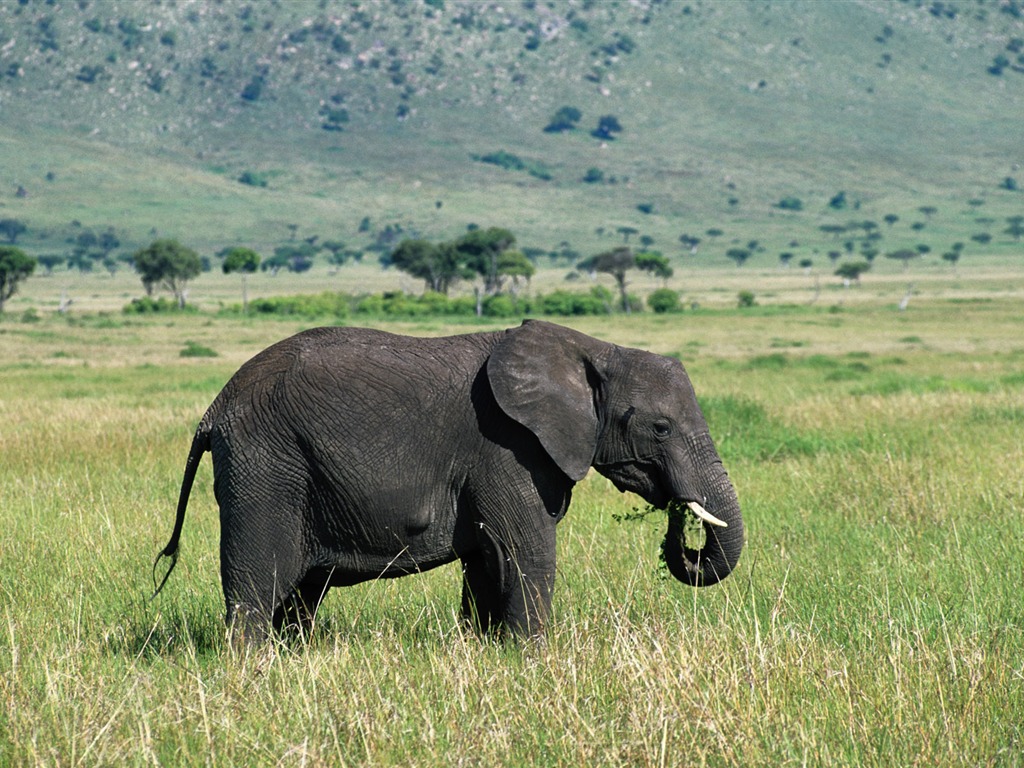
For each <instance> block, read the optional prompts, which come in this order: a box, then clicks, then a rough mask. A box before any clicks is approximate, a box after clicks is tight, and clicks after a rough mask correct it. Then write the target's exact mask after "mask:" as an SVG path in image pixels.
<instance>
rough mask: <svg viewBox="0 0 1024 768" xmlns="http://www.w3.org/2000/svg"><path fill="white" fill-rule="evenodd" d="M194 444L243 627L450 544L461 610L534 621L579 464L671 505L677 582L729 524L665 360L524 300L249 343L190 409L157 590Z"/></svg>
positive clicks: (226, 583)
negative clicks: (206, 468)
mask: <svg viewBox="0 0 1024 768" xmlns="http://www.w3.org/2000/svg"><path fill="white" fill-rule="evenodd" d="M207 451H209V452H210V453H211V454H212V457H213V470H214V483H213V486H214V495H215V498H216V500H217V504H218V506H219V508H220V527H221V539H220V562H221V580H222V585H223V591H224V599H225V604H226V622H227V625H228V628H229V632H230V635H231V637H232V638H233V639H234V638H235V636H236V635H238V634H240V635H241V637H242V639H243V642H252V643H260V642H264V641H265V640H267V639H268V638H269V637H272V636H273V635H274V634H275V632H276V633H278V634H280V633H281V632H282V631H287V630H288V629H291V630H292V631H308V630H310V629H312V625H313V621H314V619H315V616H316V612H317V609H318V607H319V605H320V603H321V601H322V600H323V598H324V596H325V595H326V593H327V591H328V589H330V588H331V587H339V586H348V585H352V584H357V583H360V582H363V581H368V580H373V579H378V578H392V577H398V576H405V575H407V574H413V573H420V572H422V571H427V570H429V569H431V568H435V567H437V566H440V565H443V564H446V563H451V562H454V561H455V560H459V561H461V565H462V606H461V612H462V616H463V617H464V619H465V620H466V622H468V624H469V625H470V626H471V627H472V628H474V629H475V630H476V631H477V632H479V633H481V634H485V635H497V636H499V637H510V638H532V637H539V636H541V635H543V634H544V630H545V626H546V624H547V623H548V621H549V617H550V613H551V599H552V589H553V586H554V579H555V526H556V525H557V524H558V522H559V521H560V520H561V519H562V518H563V517H564V515H565V514H566V511H567V509H568V507H569V502H570V499H571V496H572V490H573V487H574V485H575V484H576V483H577V482H578V481H580V480H581V479H582V478H583V477H584V476H585V475H586V474H587V472H588V470H589V469H590V467H593V468H594V469H596V470H597V472H599V473H600V474H602V475H604V476H605V477H607V478H609V479H610V480H611V482H612V483H613V484H614V485H615V487H616V488H618V489H619V490H620V491H629V492H632V493H635V494H638V495H639V496H641V497H642V498H643V499H645V500H646V501H647V502H648V503H650V504H651V505H653V506H654V507H656V508H658V509H666V508H668V509H670V510H676V511H677V512H678V513H677V514H671V513H670V514H669V515H668V530H667V533H666V537H665V541H664V543H663V546H662V551H663V555H664V559H665V563H666V565H667V566H668V570H669V572H670V573H671V574H672V575H673V576H675V577H676V578H677V579H678V580H680V581H682V582H684V583H686V584H690V585H693V586H708V585H711V584H715V583H716V582H718V581H720V580H721V579H724V578H725V577H726V576H727V575H728V574H729V572H730V571H732V569H733V568H734V567H735V566H736V563H737V561H738V559H739V556H740V552H741V550H742V548H743V543H744V536H743V520H742V517H741V514H740V507H739V502H738V500H737V496H736V492H735V490H734V488H733V485H732V483H731V482H730V480H729V477H728V474H727V473H726V471H725V469H724V467H723V465H722V462H721V459H720V458H719V455H718V452H717V451H716V449H715V446H714V443H713V441H712V439H711V436H710V433H709V431H708V425H707V423H706V422H705V419H704V416H703V414H702V413H701V409H700V406H699V405H698V403H697V399H696V395H695V393H694V390H693V387H692V385H691V383H690V380H689V377H688V375H687V373H686V371H685V370H684V368H683V366H682V364H681V363H680V362H679V361H678V360H676V359H673V358H670V357H663V356H660V355H656V354H652V353H650V352H646V351H642V350H639V349H631V348H627V347H622V346H618V345H615V344H612V343H608V342H605V341H601V340H598V339H596V338H593V337H591V336H587V335H585V334H583V333H580V332H578V331H575V330H571V329H569V328H565V327H562V326H559V325H555V324H552V323H549V322H545V321H540V320H527V321H525V322H523V324H522V325H520V326H518V327H516V328H511V329H507V330H501V331H490V332H479V333H468V334H462V335H454V336H448V337H443V338H415V337H409V336H401V335H395V334H391V333H387V332H383V331H378V330H370V329H363V328H344V327H325V328H314V329H311V330H306V331H303V332H300V333H298V334H297V335H295V336H292V337H290V338H287V339H285V340H283V341H279V342H277V343H276V344H273V345H272V346H270V347H268V348H267V349H265V350H263V351H262V352H260V353H258V354H257V355H256V356H255V357H253V358H252V359H250V360H249V361H248V362H246V363H245V364H243V365H242V367H241V368H240V369H239V370H238V371H237V372H236V373H235V374H234V376H233V377H232V378H231V379H230V380H229V381H228V383H227V384H226V385H225V386H224V388H223V390H222V391H221V392H220V394H218V395H217V397H216V398H215V399H214V401H213V403H212V404H211V405H210V407H209V409H208V410H207V411H206V413H205V415H204V416H203V417H202V419H201V420H200V422H199V425H198V427H197V429H196V432H195V436H194V438H193V440H192V444H191V449H190V451H189V454H188V459H187V461H186V465H185V470H184V474H183V478H182V483H181V491H180V495H179V498H178V506H177V513H176V517H175V522H174V530H173V533H172V535H171V538H170V541H169V542H168V544H167V546H166V547H165V548H164V549H163V550H162V551H161V552H160V553H159V554H158V555H157V558H156V561H155V562H154V565H153V573H154V583H155V581H156V575H157V566H158V565H159V563H160V562H161V559H163V558H170V565H169V566H168V567H167V570H166V573H165V574H164V577H163V580H162V581H161V582H160V584H159V586H157V587H156V591H155V592H154V596H155V595H156V594H158V593H159V592H160V591H161V589H163V587H164V585H165V584H166V583H167V579H168V577H169V576H170V574H171V571H172V570H173V569H174V566H175V564H176V562H177V558H178V549H179V540H180V537H181V533H182V527H183V524H184V518H185V510H186V507H187V505H188V499H189V494H190V493H191V489H192V485H193V482H194V480H195V476H196V469H197V466H198V464H199V461H200V460H201V458H202V456H203V454H204V453H205V452H207ZM686 509H689V510H691V511H692V513H693V514H694V515H696V516H697V517H699V518H700V521H701V523H700V524H701V525H702V526H703V529H704V543H703V545H702V546H701V548H700V549H699V550H695V549H693V548H688V547H686V545H685V526H684V518H689V519H692V517H690V516H689V514H688V513H686V514H682V513H685V510H686Z"/></svg>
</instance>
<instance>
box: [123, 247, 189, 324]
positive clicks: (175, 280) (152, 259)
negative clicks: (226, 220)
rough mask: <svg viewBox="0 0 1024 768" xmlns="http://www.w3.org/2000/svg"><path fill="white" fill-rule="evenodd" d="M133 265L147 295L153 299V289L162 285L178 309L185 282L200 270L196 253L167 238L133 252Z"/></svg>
mask: <svg viewBox="0 0 1024 768" xmlns="http://www.w3.org/2000/svg"><path fill="white" fill-rule="evenodd" d="M132 263H133V264H134V265H135V270H136V271H137V272H138V273H139V276H140V277H141V279H142V286H143V287H144V288H145V289H146V294H147V295H149V296H152V295H153V290H154V288H155V287H156V286H157V285H162V286H163V287H165V288H167V289H168V290H169V291H171V293H173V294H174V298H175V299H176V300H177V302H178V307H179V308H182V309H183V308H184V307H185V292H186V288H187V286H188V282H189V281H190V280H192V279H193V278H195V277H197V276H198V275H199V273H200V272H202V271H203V263H202V262H201V261H200V260H199V254H198V253H196V252H195V251H193V250H192V249H191V248H186V247H185V246H183V245H182V244H181V243H179V242H178V241H177V240H170V239H163V240H154V241H153V242H152V243H150V244H149V245H148V246H146V247H145V248H142V249H140V250H138V251H136V252H135V253H134V255H133V256H132Z"/></svg>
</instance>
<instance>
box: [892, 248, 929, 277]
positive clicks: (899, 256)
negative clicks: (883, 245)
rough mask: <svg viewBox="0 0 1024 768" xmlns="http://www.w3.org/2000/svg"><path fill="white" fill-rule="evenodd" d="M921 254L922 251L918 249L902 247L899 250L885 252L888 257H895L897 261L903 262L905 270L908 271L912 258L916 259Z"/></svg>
mask: <svg viewBox="0 0 1024 768" xmlns="http://www.w3.org/2000/svg"><path fill="white" fill-rule="evenodd" d="M920 255H921V252H920V251H916V250H914V249H912V248H901V249H900V250H898V251H893V252H891V253H887V254H885V258H887V259H895V260H896V261H902V262H903V271H904V272H906V271H907V270H909V269H910V260H911V259H916V258H918V257H919V256H920Z"/></svg>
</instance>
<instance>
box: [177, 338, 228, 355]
mask: <svg viewBox="0 0 1024 768" xmlns="http://www.w3.org/2000/svg"><path fill="white" fill-rule="evenodd" d="M178 354H179V355H180V356H181V357H219V355H218V354H217V353H216V352H215V351H214V350H212V349H210V348H209V347H206V346H203V345H202V344H199V343H198V342H195V341H186V342H185V346H184V348H183V349H182V350H181V352H179V353H178Z"/></svg>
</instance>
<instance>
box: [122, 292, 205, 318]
mask: <svg viewBox="0 0 1024 768" xmlns="http://www.w3.org/2000/svg"><path fill="white" fill-rule="evenodd" d="M122 311H123V312H124V313H125V314H126V315H147V314H151V313H155V312H195V308H194V307H191V306H188V305H186V306H185V307H184V308H182V307H179V306H178V302H176V301H174V300H173V299H168V298H167V297H165V296H160V297H159V298H156V299H154V298H153V297H152V296H143V297H142V298H140V299H132V300H131V301H130V302H128V303H127V304H125V305H124V309H123V310H122Z"/></svg>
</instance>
